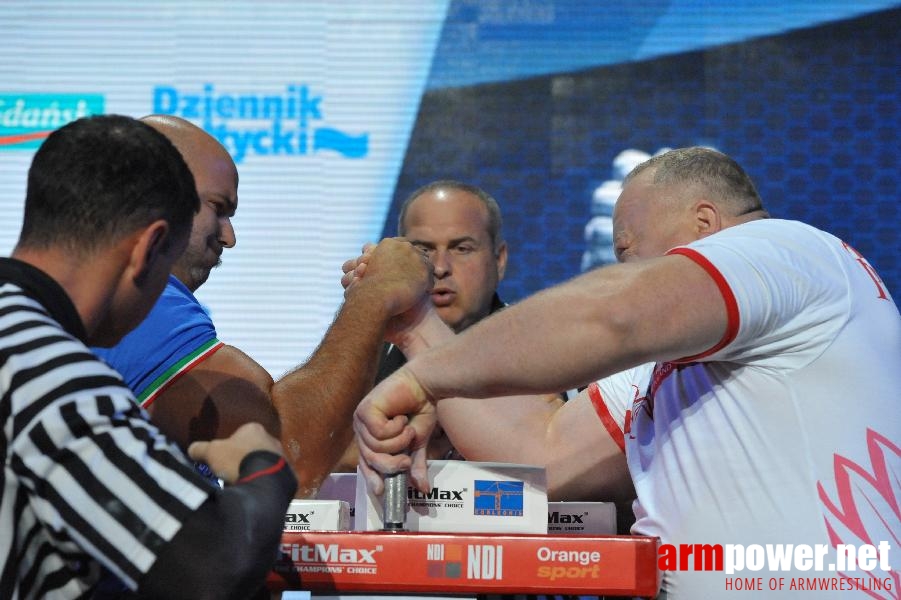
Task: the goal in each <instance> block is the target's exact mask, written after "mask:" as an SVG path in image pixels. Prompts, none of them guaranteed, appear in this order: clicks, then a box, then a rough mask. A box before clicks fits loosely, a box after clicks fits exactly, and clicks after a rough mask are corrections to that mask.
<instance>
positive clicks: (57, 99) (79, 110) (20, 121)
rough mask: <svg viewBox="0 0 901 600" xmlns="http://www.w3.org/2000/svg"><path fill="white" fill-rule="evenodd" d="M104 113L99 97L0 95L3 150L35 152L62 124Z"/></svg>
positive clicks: (76, 95)
mask: <svg viewBox="0 0 901 600" xmlns="http://www.w3.org/2000/svg"><path fill="white" fill-rule="evenodd" d="M102 113H103V96H102V95H100V94H0V149H3V150H23V149H28V148H30V149H34V148H37V147H38V146H40V145H41V143H42V142H43V141H44V140H45V139H46V138H47V136H48V135H50V133H51V132H52V131H53V130H55V129H59V128H60V127H62V126H63V125H65V124H67V123H69V122H71V121H74V120H76V119H80V118H81V117H86V116H88V115H96V114H102Z"/></svg>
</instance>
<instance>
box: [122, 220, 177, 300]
mask: <svg viewBox="0 0 901 600" xmlns="http://www.w3.org/2000/svg"><path fill="white" fill-rule="evenodd" d="M168 239H169V224H168V223H167V222H166V221H165V220H163V219H159V220H156V221H154V222H153V223H151V224H150V225H148V226H147V227H145V228H144V229H143V231H141V232H140V233H138V237H137V240H136V241H135V245H134V248H132V251H131V263H130V265H129V266H130V268H131V270H132V273H133V274H134V275H133V278H134V282H135V285H137V286H141V285H143V283H144V281H145V280H146V279H147V276H148V275H149V274H150V272H151V271H153V268H154V267H155V266H156V264H157V261H158V260H160V256H161V255H162V254H163V252H164V250H165V247H166V241H167V240H168Z"/></svg>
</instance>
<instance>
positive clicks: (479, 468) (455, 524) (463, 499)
mask: <svg viewBox="0 0 901 600" xmlns="http://www.w3.org/2000/svg"><path fill="white" fill-rule="evenodd" d="M428 478H429V483H430V484H431V489H430V490H429V492H428V493H427V494H424V493H422V492H420V491H419V490H417V489H415V488H414V487H412V485H410V486H408V488H407V513H406V528H407V530H409V531H427V532H446V533H541V534H544V533H547V506H548V502H547V481H546V477H545V471H544V467H537V466H533V465H517V464H508V463H493V462H472V461H459V460H431V461H428ZM356 508H357V510H356V515H355V517H354V529H356V530H358V531H375V530H379V529H381V528H382V525H383V516H382V515H383V500H382V498H381V497H377V496H375V494H373V493H372V492H371V491H370V490H369V488H368V486H367V484H366V478H365V477H363V476H362V475H360V474H359V473H358V475H357V499H356Z"/></svg>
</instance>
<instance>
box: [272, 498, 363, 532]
mask: <svg viewBox="0 0 901 600" xmlns="http://www.w3.org/2000/svg"><path fill="white" fill-rule="evenodd" d="M349 528H350V508H349V506H348V504H347V502H344V501H343V500H292V501H291V504H289V505H288V512H286V513H285V531H347V530H348V529H349Z"/></svg>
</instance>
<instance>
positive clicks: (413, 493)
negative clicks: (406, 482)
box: [407, 487, 463, 502]
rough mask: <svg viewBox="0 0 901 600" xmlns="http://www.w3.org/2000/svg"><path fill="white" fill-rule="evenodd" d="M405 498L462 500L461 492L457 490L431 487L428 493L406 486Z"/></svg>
mask: <svg viewBox="0 0 901 600" xmlns="http://www.w3.org/2000/svg"><path fill="white" fill-rule="evenodd" d="M407 498H409V499H410V500H455V501H457V502H463V492H462V491H457V490H442V489H439V488H437V487H433V488H432V489H431V490H429V493H428V494H423V493H422V492H420V491H419V490H417V489H415V488H412V487H408V488H407Z"/></svg>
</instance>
